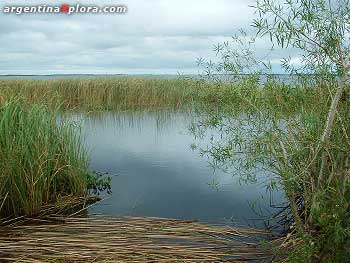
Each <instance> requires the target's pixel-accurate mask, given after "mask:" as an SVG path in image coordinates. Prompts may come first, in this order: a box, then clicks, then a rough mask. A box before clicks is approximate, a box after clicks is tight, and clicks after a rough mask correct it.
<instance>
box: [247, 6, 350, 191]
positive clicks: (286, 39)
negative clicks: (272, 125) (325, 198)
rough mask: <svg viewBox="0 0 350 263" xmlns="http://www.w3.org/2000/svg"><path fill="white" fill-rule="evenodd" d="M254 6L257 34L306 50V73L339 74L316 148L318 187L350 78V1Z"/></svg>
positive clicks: (323, 174) (291, 68) (321, 180)
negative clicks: (337, 114) (318, 160)
mask: <svg viewBox="0 0 350 263" xmlns="http://www.w3.org/2000/svg"><path fill="white" fill-rule="evenodd" d="M254 8H255V9H256V11H257V12H258V14H259V18H257V19H255V20H254V21H253V26H254V27H256V28H257V29H258V35H260V36H265V35H269V36H270V39H271V41H273V42H277V44H278V45H279V46H281V47H282V48H287V47H289V46H292V47H295V48H299V49H301V50H302V51H303V52H304V54H303V60H302V61H303V65H302V66H301V67H300V68H299V70H302V71H303V73H305V72H307V73H313V74H321V75H323V74H328V75H333V76H336V77H337V80H338V85H337V88H336V92H335V95H334V96H333V99H332V103H331V105H330V108H329V112H328V116H327V121H326V123H325V127H324V131H323V134H322V136H321V138H320V144H319V147H318V149H317V151H316V155H317V154H318V153H319V151H322V165H321V167H320V171H319V176H318V178H317V186H319V187H321V186H323V184H324V182H325V181H326V180H325V173H324V166H325V163H326V158H327V152H326V149H325V147H327V143H328V142H329V140H330V137H331V135H332V129H333V125H334V122H335V117H336V113H337V109H338V108H339V104H340V100H341V98H342V96H345V95H344V93H345V86H346V83H347V82H348V80H349V70H350V41H349V36H350V2H349V0H340V1H331V0H328V1H327V0H296V1H295V0H287V1H286V2H285V3H284V4H280V3H278V2H276V1H274V0H258V1H257V4H256V6H254ZM286 65H288V63H286ZM287 68H288V69H289V70H290V71H291V72H296V71H297V70H296V69H295V68H293V67H289V65H288V66H287ZM315 158H316V156H315ZM315 158H314V159H315Z"/></svg>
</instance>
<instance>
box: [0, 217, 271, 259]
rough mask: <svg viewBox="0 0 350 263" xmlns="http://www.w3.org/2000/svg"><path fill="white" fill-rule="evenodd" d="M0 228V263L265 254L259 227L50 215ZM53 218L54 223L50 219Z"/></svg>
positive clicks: (252, 257) (217, 257)
mask: <svg viewBox="0 0 350 263" xmlns="http://www.w3.org/2000/svg"><path fill="white" fill-rule="evenodd" d="M50 221H51V222H47V223H42V222H41V223H40V224H38V223H37V222H36V221H32V222H27V223H26V224H24V225H23V224H21V225H18V226H12V227H5V228H3V229H2V231H1V232H0V261H1V262H23V263H37V262H74V263H78V262H79V263H80V262H105V263H107V262H135V263H138V262H247V261H256V260H261V259H263V258H268V257H270V251H268V250H267V249H265V248H264V247H263V246H262V245H261V244H260V243H259V241H258V240H257V239H258V237H260V238H267V233H266V232H264V231H260V230H253V229H242V228H233V227H229V226H211V225H206V224H202V223H198V222H193V221H192V222H191V221H180V220H171V219H162V218H141V217H140V218H139V217H122V218H105V217H103V218H102V217H97V216H95V217H90V218H65V219H61V218H51V219H50ZM52 221H55V223H52Z"/></svg>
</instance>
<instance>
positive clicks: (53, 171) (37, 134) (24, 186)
mask: <svg viewBox="0 0 350 263" xmlns="http://www.w3.org/2000/svg"><path fill="white" fill-rule="evenodd" d="M87 167H88V158H87V153H86V151H85V150H84V148H83V147H82V144H81V142H80V136H79V132H78V130H77V127H75V126H74V125H73V124H70V123H63V122H61V123H59V122H58V121H57V114H56V113H55V112H52V111H51V110H50V109H48V108H47V107H45V106H43V105H37V104H34V105H27V104H26V102H25V100H22V99H11V100H9V101H7V102H6V103H4V104H3V105H2V106H1V107H0V217H8V216H20V215H35V214H38V213H39V212H40V211H41V209H42V208H43V207H45V206H47V205H49V204H52V203H56V202H58V201H59V200H62V198H64V197H65V196H85V194H86V192H87V178H88V170H87ZM61 204H63V203H61Z"/></svg>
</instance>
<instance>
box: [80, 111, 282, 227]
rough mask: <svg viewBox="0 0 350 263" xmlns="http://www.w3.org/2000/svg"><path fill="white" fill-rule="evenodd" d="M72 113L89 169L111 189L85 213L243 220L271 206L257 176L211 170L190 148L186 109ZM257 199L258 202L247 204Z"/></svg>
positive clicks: (216, 220)
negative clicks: (248, 179) (108, 179)
mask: <svg viewBox="0 0 350 263" xmlns="http://www.w3.org/2000/svg"><path fill="white" fill-rule="evenodd" d="M74 118H77V119H78V120H81V122H82V131H83V135H84V139H85V143H86V145H87V147H88V149H89V150H90V155H91V163H90V169H91V170H93V171H97V172H108V173H109V175H111V176H112V191H113V193H112V195H110V196H107V199H106V200H104V201H103V202H102V203H101V204H99V205H96V206H95V207H93V208H92V209H91V211H90V213H103V214H108V215H135V216H154V217H168V218H178V219H198V220H201V221H207V222H222V221H223V220H231V219H232V220H234V221H235V222H236V223H237V224H239V225H246V224H247V220H250V221H249V223H252V222H253V221H251V220H252V219H257V218H259V215H257V212H258V213H262V214H264V215H271V213H272V212H273V209H272V208H271V207H270V194H269V193H267V192H266V190H265V188H264V186H263V185H262V183H261V182H257V183H256V184H250V185H240V183H239V180H238V178H236V177H233V176H231V175H228V174H225V173H223V172H221V171H215V172H214V171H213V169H212V168H211V167H210V166H209V165H208V162H207V160H206V159H204V158H202V157H200V156H199V155H198V153H197V152H196V151H193V150H191V147H190V146H191V144H192V143H193V140H194V139H193V137H192V135H191V134H190V133H189V132H188V127H189V125H190V123H191V121H192V120H193V118H195V117H194V116H191V115H190V114H186V113H166V112H161V113H159V112H158V113H152V112H143V113H135V112H134V113H103V114H102V115H96V116H92V115H88V116H84V115H81V116H75V117H74ZM280 196H281V195H280V194H277V197H276V196H275V199H276V198H277V199H279V198H281V197H280ZM256 201H258V203H259V205H258V207H256V209H252V208H251V203H254V202H256ZM255 210H257V211H255ZM260 218H261V217H260ZM259 222H260V221H259ZM259 222H256V224H257V226H261V222H260V223H259Z"/></svg>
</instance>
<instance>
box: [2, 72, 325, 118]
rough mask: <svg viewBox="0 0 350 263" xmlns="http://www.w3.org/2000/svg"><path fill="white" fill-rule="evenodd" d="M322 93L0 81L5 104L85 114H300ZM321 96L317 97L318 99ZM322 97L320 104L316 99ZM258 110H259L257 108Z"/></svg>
mask: <svg viewBox="0 0 350 263" xmlns="http://www.w3.org/2000/svg"><path fill="white" fill-rule="evenodd" d="M325 93H327V90H325V89H322V88H312V89H310V88H307V87H293V86H287V85H284V84H280V83H277V82H267V83H265V85H264V86H263V87H262V86H260V85H259V84H258V83H251V82H244V81H243V82H239V83H238V82H237V83H228V82H227V83H216V82H205V81H198V80H193V79H186V78H175V79H161V78H136V77H110V78H84V79H50V80H33V79H32V80H30V79H1V80H0V104H1V103H3V102H5V101H7V100H8V99H9V98H11V97H13V96H18V95H20V96H23V97H24V98H25V99H26V100H27V101H28V102H29V103H39V104H45V105H49V106H50V105H57V103H58V102H59V103H62V104H63V106H64V107H65V108H66V109H79V110H85V111H96V110H98V111H99V110H130V109H131V110H133V109H141V110H143V109H164V108H168V109H169V108H170V109H179V108H183V107H188V106H191V107H192V106H201V109H208V106H216V107H220V108H221V109H223V108H229V109H237V110H256V107H259V108H264V109H266V108H271V107H273V110H275V111H278V112H282V111H283V112H288V113H289V112H293V113H294V112H297V111H300V110H301V109H302V108H305V107H310V105H314V104H318V103H319V99H322V98H326V96H323V94H325ZM316 94H317V95H318V96H315V95H316ZM316 98H317V99H316ZM252 105H254V106H252Z"/></svg>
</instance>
